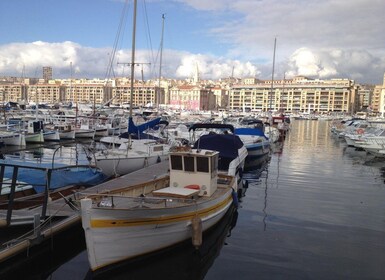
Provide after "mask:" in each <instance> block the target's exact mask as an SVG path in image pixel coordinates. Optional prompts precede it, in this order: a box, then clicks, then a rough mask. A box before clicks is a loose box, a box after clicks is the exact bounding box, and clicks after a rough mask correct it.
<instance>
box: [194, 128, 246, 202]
mask: <svg viewBox="0 0 385 280" xmlns="http://www.w3.org/2000/svg"><path fill="white" fill-rule="evenodd" d="M202 129H203V130H204V131H203V132H202ZM189 130H190V132H192V136H191V142H192V143H194V144H193V147H194V148H195V149H207V150H214V151H218V152H219V166H218V170H219V172H221V173H224V174H227V175H230V176H234V177H236V179H237V183H238V186H237V189H238V190H239V193H238V195H239V196H240V197H241V196H243V193H244V191H245V189H244V188H243V187H244V183H245V182H244V180H243V170H244V168H245V162H246V157H247V148H246V146H245V145H244V144H243V142H242V140H241V139H240V138H239V136H238V135H235V134H234V127H233V126H232V125H230V124H213V123H195V124H193V125H192V126H191V127H190V128H189ZM196 135H200V136H199V137H198V138H196V137H195V136H196Z"/></svg>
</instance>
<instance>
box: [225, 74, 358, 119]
mask: <svg viewBox="0 0 385 280" xmlns="http://www.w3.org/2000/svg"><path fill="white" fill-rule="evenodd" d="M356 91H357V88H356V87H355V86H354V81H352V80H348V79H332V80H312V79H308V78H306V77H302V76H301V77H295V78H294V79H290V80H277V81H273V82H272V81H259V82H258V83H256V84H253V85H251V84H238V85H234V86H233V87H232V89H231V90H230V96H229V108H230V109H233V110H255V111H269V110H272V111H284V112H305V111H316V112H344V113H350V112H351V111H352V109H353V105H354V102H355V98H356Z"/></svg>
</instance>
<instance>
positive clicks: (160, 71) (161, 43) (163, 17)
mask: <svg viewBox="0 0 385 280" xmlns="http://www.w3.org/2000/svg"><path fill="white" fill-rule="evenodd" d="M164 19H165V16H164V14H162V36H161V39H160V59H159V81H158V94H157V96H156V99H157V100H156V104H157V106H158V108H159V103H160V92H161V91H160V80H161V79H162V56H163V33H164Z"/></svg>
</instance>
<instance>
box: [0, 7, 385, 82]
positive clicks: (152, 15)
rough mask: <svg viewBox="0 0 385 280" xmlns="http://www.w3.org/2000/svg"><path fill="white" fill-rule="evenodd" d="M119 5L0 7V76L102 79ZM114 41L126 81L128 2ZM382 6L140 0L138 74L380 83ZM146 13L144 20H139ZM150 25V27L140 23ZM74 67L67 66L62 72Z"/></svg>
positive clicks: (118, 71) (384, 51)
mask: <svg viewBox="0 0 385 280" xmlns="http://www.w3.org/2000/svg"><path fill="white" fill-rule="evenodd" d="M123 7H124V1H122V0H98V1H90V0H87V1H76V0H68V1H43V0H35V1H25V0H16V1H1V3H0V9H1V10H2V11H4V13H3V14H2V17H1V18H0V34H1V36H0V76H2V75H12V76H22V75H24V76H29V77H41V75H42V72H41V69H42V67H43V66H51V67H52V68H53V77H54V78H66V77H69V75H70V72H71V70H70V68H71V69H72V74H71V75H73V76H74V77H87V78H94V77H97V78H104V77H105V76H106V75H107V74H106V73H107V69H108V67H107V65H108V61H109V58H110V57H111V55H112V53H113V46H114V42H115V40H116V37H117V35H118V33H117V32H118V25H119V21H120V19H121V14H122V10H123ZM127 7H128V11H127V13H126V18H125V20H124V26H125V28H123V29H124V31H122V32H121V33H120V36H119V40H118V41H116V42H117V43H116V47H117V48H116V50H117V52H116V55H115V61H114V64H113V68H114V72H113V73H111V74H110V75H115V76H127V75H128V73H129V68H128V67H123V66H122V64H119V65H118V64H117V62H120V63H124V62H129V61H130V59H131V52H130V49H131V29H132V27H131V25H132V1H129V4H128V6H127ZM384 12H385V2H383V1H380V0H371V1H363V0H354V1H347V0H340V1H313V0H310V1H301V0H291V1H279V0H273V1H265V0H262V1H252V0H244V1H230V0H218V1H211V2H207V1H201V0H175V1H163V0H152V1H147V2H144V1H140V0H139V1H138V19H137V22H138V26H137V44H136V46H137V47H136V48H137V51H136V61H137V62H143V63H151V65H150V66H149V65H145V64H143V65H141V66H139V67H138V68H139V69H138V70H137V72H136V74H135V75H136V78H139V76H140V75H141V68H142V67H143V73H144V74H143V75H144V78H145V79H150V78H155V77H157V76H158V71H159V69H158V68H159V47H160V37H161V26H162V14H165V18H166V19H165V28H164V40H163V42H164V44H163V46H164V50H163V58H162V60H163V62H162V76H164V77H168V78H177V79H183V78H190V77H192V76H193V75H194V73H195V72H196V71H197V69H198V70H199V74H200V77H201V78H202V79H218V78H226V77H230V76H231V75H234V76H235V77H239V78H244V77H256V78H259V79H269V78H271V73H272V59H273V47H274V38H277V49H276V64H275V78H276V79H282V78H283V76H284V75H285V77H287V78H291V77H293V76H295V75H304V76H308V77H310V78H320V79H329V78H348V79H353V80H356V81H357V82H359V83H363V84H365V83H367V84H381V83H382V78H383V74H384V72H385V38H384V36H382V33H383V31H382V26H384V25H385V18H384V17H383V14H384ZM145 15H147V18H145ZM147 23H148V27H147V26H146V24H147ZM70 64H72V67H70Z"/></svg>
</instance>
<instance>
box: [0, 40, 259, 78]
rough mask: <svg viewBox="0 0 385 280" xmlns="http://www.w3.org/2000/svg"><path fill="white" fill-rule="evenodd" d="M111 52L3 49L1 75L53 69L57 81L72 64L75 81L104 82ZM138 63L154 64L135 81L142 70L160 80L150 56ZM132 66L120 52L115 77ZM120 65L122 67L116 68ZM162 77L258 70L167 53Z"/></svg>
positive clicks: (31, 46) (59, 46) (64, 46)
mask: <svg viewBox="0 0 385 280" xmlns="http://www.w3.org/2000/svg"><path fill="white" fill-rule="evenodd" d="M111 53H112V50H109V49H105V48H101V49H99V48H90V47H83V46H81V45H79V44H76V43H73V42H63V43H46V42H41V41H38V42H33V43H17V44H8V45H3V46H0V73H2V75H13V76H21V75H22V71H23V67H24V68H25V76H28V77H41V76H42V67H43V66H51V67H53V74H54V77H57V78H64V77H67V78H68V77H70V72H71V71H70V70H71V68H70V64H71V62H72V73H73V74H74V77H88V78H93V77H99V78H105V77H106V73H107V68H108V67H107V66H108V61H109V58H110V54H111ZM135 61H137V62H140V63H151V66H149V65H146V64H143V65H139V66H136V72H135V75H136V78H137V79H140V78H141V77H140V76H141V69H142V68H143V73H144V79H148V78H154V77H158V73H159V69H158V68H159V62H157V61H151V58H150V56H149V52H147V51H145V50H137V52H136V59H135ZM130 62H131V52H130V50H120V51H118V52H117V54H116V58H115V60H114V63H113V68H114V73H112V74H111V75H110V77H111V76H113V75H115V76H129V75H130V68H129V67H128V66H127V63H130ZM117 63H119V64H117ZM162 64H163V65H162V76H164V77H170V78H180V79H183V78H189V77H192V76H193V75H194V73H195V71H196V69H197V67H198V69H199V73H200V75H201V77H202V78H205V79H218V78H223V77H229V76H230V75H231V73H232V69H233V67H234V74H235V75H237V76H255V75H257V74H258V69H257V67H256V66H255V65H253V64H252V63H250V62H245V63H243V62H240V61H237V60H234V61H232V60H229V59H224V58H221V57H215V56H209V55H203V54H191V53H188V52H181V51H174V50H165V51H164V58H163V63H162Z"/></svg>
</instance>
